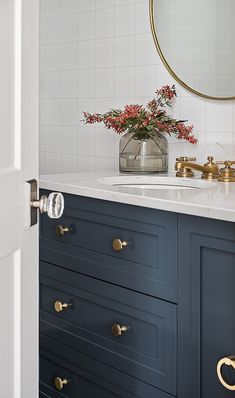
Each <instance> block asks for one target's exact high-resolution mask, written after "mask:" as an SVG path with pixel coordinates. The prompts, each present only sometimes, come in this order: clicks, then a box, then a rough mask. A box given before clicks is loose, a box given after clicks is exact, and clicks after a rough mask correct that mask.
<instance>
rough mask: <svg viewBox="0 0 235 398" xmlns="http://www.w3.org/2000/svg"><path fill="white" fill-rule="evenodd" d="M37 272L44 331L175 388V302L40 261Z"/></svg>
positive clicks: (145, 378)
mask: <svg viewBox="0 0 235 398" xmlns="http://www.w3.org/2000/svg"><path fill="white" fill-rule="evenodd" d="M40 274H41V275H40V318H41V323H40V327H41V332H42V333H43V334H45V335H47V336H48V337H50V338H51V339H53V340H56V341H59V342H61V343H64V344H66V345H69V346H71V347H73V348H74V349H76V350H78V351H80V352H84V353H86V354H87V355H89V356H91V357H93V358H96V359H97V360H100V358H102V361H103V362H104V363H106V364H108V365H110V366H112V367H113V368H116V369H119V370H121V371H123V372H125V373H127V374H129V375H130V376H134V377H137V378H139V379H140V380H142V381H143V382H146V383H149V384H151V385H153V386H155V387H158V388H160V389H162V390H164V391H167V392H169V393H171V394H175V392H176V305H175V304H171V303H167V302H165V301H162V300H158V299H156V298H153V297H149V296H146V295H143V294H139V293H136V292H134V291H131V290H127V289H124V288H121V287H118V286H115V285H111V284H109V283H106V282H102V281H99V280H96V279H94V278H90V277H86V276H84V275H80V274H77V273H74V272H71V271H67V270H65V269H62V268H60V267H56V266H54V265H51V264H47V263H43V262H41V263H40ZM56 302H57V307H58V308H57V310H58V309H59V310H61V311H60V312H56V310H55V307H54V306H55V303H56ZM58 303H61V304H67V305H69V306H68V307H67V308H66V307H61V308H59V305H58ZM117 325H120V327H122V326H123V327H126V330H124V328H123V331H122V330H120V329H119V326H117ZM121 329H122V328H121ZM115 333H120V334H121V335H119V336H115Z"/></svg>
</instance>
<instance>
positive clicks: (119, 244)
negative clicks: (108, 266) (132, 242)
mask: <svg viewBox="0 0 235 398" xmlns="http://www.w3.org/2000/svg"><path fill="white" fill-rule="evenodd" d="M127 245H128V242H126V241H125V240H123V241H122V240H121V239H114V240H113V250H115V252H121V251H122V250H123V249H125V247H127Z"/></svg>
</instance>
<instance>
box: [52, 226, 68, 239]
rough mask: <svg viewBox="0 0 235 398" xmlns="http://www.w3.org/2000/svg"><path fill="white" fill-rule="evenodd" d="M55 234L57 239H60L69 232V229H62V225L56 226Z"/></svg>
mask: <svg viewBox="0 0 235 398" xmlns="http://www.w3.org/2000/svg"><path fill="white" fill-rule="evenodd" d="M55 232H56V235H57V236H58V237H61V236H64V234H67V233H68V232H71V228H69V227H63V225H57V226H56V230H55Z"/></svg>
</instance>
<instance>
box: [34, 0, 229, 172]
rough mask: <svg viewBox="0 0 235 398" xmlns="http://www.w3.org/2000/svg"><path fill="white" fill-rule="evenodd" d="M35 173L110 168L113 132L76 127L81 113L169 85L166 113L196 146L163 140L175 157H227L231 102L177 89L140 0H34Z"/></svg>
mask: <svg viewBox="0 0 235 398" xmlns="http://www.w3.org/2000/svg"><path fill="white" fill-rule="evenodd" d="M40 3H41V42H40V51H41V57H40V63H41V66H40V69H41V74H40V78H41V81H40V164H41V173H59V172H74V171H95V170H97V171H98V170H108V169H109V170H110V169H115V168H117V167H118V140H119V137H117V136H116V135H115V133H114V132H112V131H107V130H105V129H104V128H103V127H101V126H84V125H83V124H82V123H81V122H80V120H81V118H82V111H83V110H86V111H89V112H103V111H106V110H108V109H110V108H113V107H117V106H118V107H119V106H123V105H125V104H130V103H141V104H142V103H144V104H145V103H146V102H147V101H149V99H151V98H152V97H153V94H154V91H155V89H156V88H160V87H161V86H162V85H163V84H173V83H175V84H176V89H177V93H178V98H177V101H176V104H175V106H174V110H173V111H174V115H175V116H176V117H177V118H180V119H188V120H189V122H190V124H191V123H192V124H194V126H195V134H196V136H197V137H198V139H199V142H200V144H198V145H197V146H193V145H191V144H187V143H182V142H179V141H178V142H176V141H175V140H174V139H171V140H170V168H172V167H173V163H174V158H175V157H176V156H182V155H184V156H186V155H196V156H197V158H198V160H199V161H200V162H202V161H204V160H205V157H206V155H208V154H212V155H213V154H214V155H215V156H216V157H217V159H219V160H220V159H227V158H232V159H235V125H234V119H235V106H234V101H213V100H205V99H203V98H201V97H198V96H195V95H193V94H191V93H190V92H188V91H186V90H185V89H183V88H181V87H180V86H179V84H178V83H176V82H175V81H174V80H173V78H172V77H171V76H170V75H169V73H168V72H167V71H166V69H165V67H164V66H163V65H162V63H161V60H160V59H159V57H158V56H157V53H156V49H155V47H154V43H153V39H152V36H151V31H150V24H149V14H148V0H41V1H40Z"/></svg>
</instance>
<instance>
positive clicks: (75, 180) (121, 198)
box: [40, 172, 235, 222]
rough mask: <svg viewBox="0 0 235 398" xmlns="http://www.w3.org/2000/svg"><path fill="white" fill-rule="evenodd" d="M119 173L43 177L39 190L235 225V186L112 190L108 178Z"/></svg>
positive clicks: (114, 188) (217, 184) (125, 188)
mask: <svg viewBox="0 0 235 398" xmlns="http://www.w3.org/2000/svg"><path fill="white" fill-rule="evenodd" d="M118 175H119V173H115V172H112V173H106V172H105V173H74V174H54V175H42V176H41V178H40V188H44V189H48V190H50V191H59V192H64V193H69V194H74V195H80V196H86V197H90V198H96V199H103V200H108V201H112V202H118V203H126V204H130V205H134V206H142V207H148V208H152V209H159V210H166V211H172V212H175V213H183V214H190V215H194V216H200V217H208V218H214V219H218V220H225V221H232V222H235V183H219V182H216V184H214V186H213V187H210V188H203V189H182V188H181V189H159V190H158V189H156V190H155V189H151V188H148V189H146V188H144V187H143V188H140V187H123V186H112V185H108V184H104V183H102V182H101V181H102V179H103V178H105V177H111V176H118Z"/></svg>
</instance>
